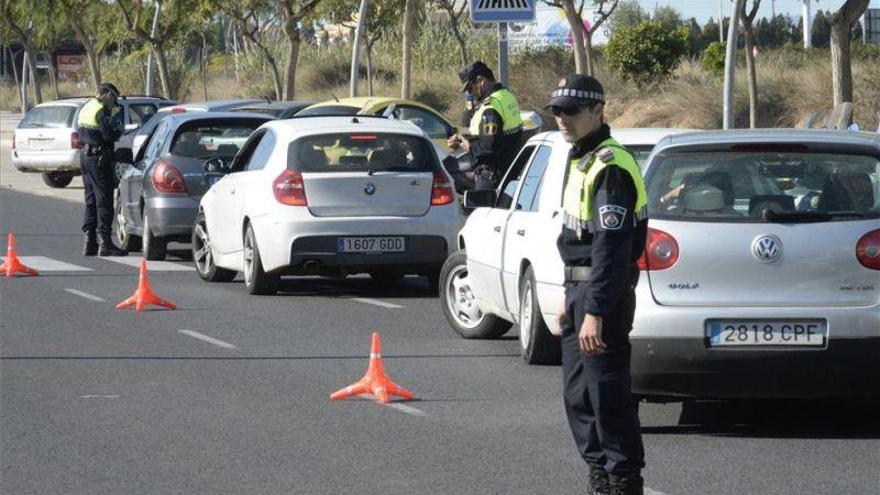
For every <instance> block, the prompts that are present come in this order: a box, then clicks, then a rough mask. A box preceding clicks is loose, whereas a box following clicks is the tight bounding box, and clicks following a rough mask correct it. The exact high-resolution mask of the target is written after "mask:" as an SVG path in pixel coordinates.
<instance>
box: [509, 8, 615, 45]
mask: <svg viewBox="0 0 880 495" xmlns="http://www.w3.org/2000/svg"><path fill="white" fill-rule="evenodd" d="M595 17H596V12H595V11H592V10H587V9H584V12H583V15H582V18H583V21H584V27H585V28H587V29H590V28H591V27H592V25H593V22H594V20H595ZM610 34H611V33H610V30H609V29H608V24H607V21H606V23H605V24H602V26H601V27H600V28H599V30H598V31H596V32H595V33H593V46H598V45H604V44H605V43H607V42H608V38H609V36H610ZM507 39H508V42H509V43H510V49H511V50H521V49H525V48H529V49H531V50H541V49H544V48H549V47H552V46H571V40H572V36H571V27H570V26H569V24H568V19H566V18H565V12H563V11H562V9H560V8H557V7H551V6H549V5H546V4H544V3H541V4H538V5H537V6H536V8H535V20H534V21H531V22H520V23H512V24H510V25H509V28H508V32H507Z"/></svg>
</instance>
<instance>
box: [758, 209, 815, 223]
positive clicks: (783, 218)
mask: <svg viewBox="0 0 880 495" xmlns="http://www.w3.org/2000/svg"><path fill="white" fill-rule="evenodd" d="M762 216H763V217H764V221H765V222H769V223H808V222H825V221H828V220H831V215H829V214H828V213H822V212H818V211H775V210H771V209H766V210H764V214H763V215H762Z"/></svg>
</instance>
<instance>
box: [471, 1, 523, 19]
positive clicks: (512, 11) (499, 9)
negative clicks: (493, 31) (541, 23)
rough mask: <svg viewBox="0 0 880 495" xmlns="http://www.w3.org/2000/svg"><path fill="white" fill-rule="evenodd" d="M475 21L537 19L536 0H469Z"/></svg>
mask: <svg viewBox="0 0 880 495" xmlns="http://www.w3.org/2000/svg"><path fill="white" fill-rule="evenodd" d="M469 1H470V3H471V5H470V7H471V8H470V11H471V20H472V21H474V22H526V21H531V20H534V19H535V1H536V0H469Z"/></svg>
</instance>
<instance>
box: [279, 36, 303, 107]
mask: <svg viewBox="0 0 880 495" xmlns="http://www.w3.org/2000/svg"><path fill="white" fill-rule="evenodd" d="M296 22H297V21H296V20H291V21H290V22H288V23H287V24H286V26H285V29H284V31H285V33H286V34H287V64H286V66H285V67H284V94H283V99H285V100H293V97H294V91H295V89H296V63H297V61H298V60H299V42H300V36H299V29H298V28H297V27H296Z"/></svg>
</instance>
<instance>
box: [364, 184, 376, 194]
mask: <svg viewBox="0 0 880 495" xmlns="http://www.w3.org/2000/svg"><path fill="white" fill-rule="evenodd" d="M375 192H376V186H375V185H373V183H372V182H367V185H366V186H364V194H366V195H367V196H372V195H373V193H375Z"/></svg>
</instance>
